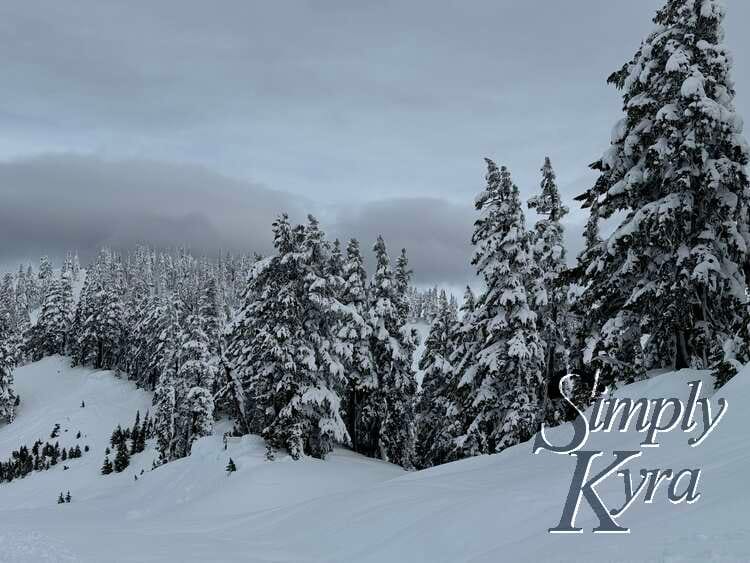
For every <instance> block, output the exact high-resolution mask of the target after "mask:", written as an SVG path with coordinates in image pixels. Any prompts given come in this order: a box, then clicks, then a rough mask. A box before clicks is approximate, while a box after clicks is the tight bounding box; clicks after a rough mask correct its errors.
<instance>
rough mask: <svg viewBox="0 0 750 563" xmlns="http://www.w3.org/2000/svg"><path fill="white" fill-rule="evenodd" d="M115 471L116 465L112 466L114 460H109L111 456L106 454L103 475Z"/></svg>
mask: <svg viewBox="0 0 750 563" xmlns="http://www.w3.org/2000/svg"><path fill="white" fill-rule="evenodd" d="M113 471H114V467H113V466H112V462H111V461H109V456H108V455H106V456H104V464H103V465H102V469H101V473H102V475H109V474H110V473H112V472H113Z"/></svg>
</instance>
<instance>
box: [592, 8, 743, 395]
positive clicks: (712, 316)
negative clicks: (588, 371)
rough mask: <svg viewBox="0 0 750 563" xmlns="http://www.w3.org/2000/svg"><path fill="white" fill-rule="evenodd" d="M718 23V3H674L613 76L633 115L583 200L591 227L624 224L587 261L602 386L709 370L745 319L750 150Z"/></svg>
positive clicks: (595, 353)
mask: <svg viewBox="0 0 750 563" xmlns="http://www.w3.org/2000/svg"><path fill="white" fill-rule="evenodd" d="M724 16H725V10H724V8H723V7H721V5H720V4H719V2H717V1H715V0H704V1H702V2H692V1H691V2H686V1H685V0H668V1H667V2H666V4H665V5H664V7H662V8H661V9H660V10H659V11H658V12H657V14H656V17H655V18H654V22H655V24H656V29H655V30H654V31H653V32H652V33H651V35H649V37H648V38H647V39H646V40H645V41H644V42H643V44H642V45H641V47H640V48H639V49H638V51H637V52H636V54H635V56H634V57H633V59H632V60H631V61H630V62H628V63H626V64H625V65H624V66H623V67H622V69H620V70H619V71H617V72H615V73H614V74H612V76H610V78H609V83H611V84H613V85H614V86H615V87H616V88H618V89H619V90H621V91H622V92H623V101H624V111H625V117H623V119H621V120H620V121H619V122H618V123H617V125H616V126H615V128H614V131H613V135H612V145H611V147H610V148H609V149H608V150H607V152H606V153H605V154H604V156H603V157H602V158H601V159H599V160H598V161H597V162H595V163H594V164H593V165H592V167H593V168H594V169H595V170H597V171H598V172H599V178H598V180H597V182H596V184H595V185H594V186H593V187H592V188H591V189H590V190H588V191H587V192H586V193H584V194H583V195H581V196H579V198H578V199H579V200H582V201H583V202H584V206H585V207H589V208H590V210H591V215H592V216H596V218H597V219H608V218H610V217H612V216H613V215H615V214H617V215H618V216H619V215H624V218H623V219H622V220H621V222H620V224H619V226H618V227H617V228H616V229H615V231H614V232H613V233H612V234H611V235H610V236H609V237H607V238H606V239H605V240H603V241H602V243H601V244H600V245H597V246H596V247H595V248H594V249H592V251H591V252H589V253H587V254H586V255H584V256H583V257H582V268H581V269H582V270H583V271H585V275H586V278H585V279H583V280H582V281H581V285H583V286H584V287H585V291H584V294H583V296H582V299H581V301H580V302H581V303H582V304H583V305H584V306H586V307H588V308H589V311H588V313H589V314H590V315H591V316H592V319H591V328H590V331H589V335H588V337H587V339H588V341H589V342H588V344H587V346H588V348H589V349H590V353H589V354H588V356H589V357H591V361H592V362H594V363H595V364H598V365H599V366H601V367H602V377H603V379H604V380H605V382H617V381H623V382H628V381H631V380H633V379H634V377H637V375H638V373H639V372H642V371H643V369H644V368H646V369H651V368H682V367H687V366H694V367H704V368H705V367H708V366H710V365H712V364H713V363H715V362H716V361H718V360H720V359H721V357H722V345H723V343H724V341H725V340H726V339H727V338H728V337H731V335H732V334H733V333H735V332H736V328H737V326H738V325H739V323H740V322H741V314H739V312H740V311H742V310H743V304H744V303H745V302H746V296H745V288H746V285H747V280H746V276H745V270H744V268H745V265H746V263H747V262H748V242H749V241H750V236H748V177H747V173H746V170H745V166H746V165H747V163H748V146H747V142H746V141H745V139H744V138H743V137H742V120H741V119H740V117H739V116H738V115H737V114H736V112H735V108H734V101H733V100H734V89H733V85H732V80H731V78H730V67H731V56H730V54H729V52H728V51H727V49H726V47H725V46H724V44H723V40H724V32H723V28H722V24H723V19H724ZM641 343H643V344H644V347H643V348H642V346H641Z"/></svg>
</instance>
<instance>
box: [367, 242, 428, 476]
mask: <svg viewBox="0 0 750 563" xmlns="http://www.w3.org/2000/svg"><path fill="white" fill-rule="evenodd" d="M374 251H375V259H376V264H377V268H376V271H375V276H374V278H373V281H372V285H371V287H370V312H369V319H370V323H371V327H372V328H371V334H372V336H371V338H370V350H371V353H372V358H373V369H374V372H375V376H376V378H377V379H376V380H377V382H378V389H377V392H375V393H372V394H370V396H369V397H368V398H367V402H366V403H365V404H364V405H363V408H362V417H363V422H364V425H365V426H367V427H369V428H370V429H371V430H370V433H369V436H368V438H369V440H368V442H367V443H366V444H363V445H365V446H367V447H369V448H370V450H371V452H370V454H369V455H373V456H377V457H380V458H381V459H383V460H385V461H390V462H392V463H396V464H398V465H401V466H403V467H406V468H411V467H413V464H414V399H415V395H416V390H417V384H416V380H415V378H414V373H413V371H412V365H411V364H412V358H413V354H414V350H415V349H416V345H417V336H416V333H415V331H414V330H410V329H408V328H407V327H406V326H405V318H404V317H403V311H402V309H400V305H399V304H400V303H403V298H404V296H403V294H402V293H401V292H402V291H405V288H406V286H408V274H406V278H407V283H406V284H403V283H402V281H399V282H398V284H397V280H396V278H395V276H394V273H393V270H392V269H391V266H390V259H389V257H388V252H387V250H386V246H385V242H384V241H383V238H382V237H378V240H377V242H376V244H375V246H374ZM404 267H405V265H404Z"/></svg>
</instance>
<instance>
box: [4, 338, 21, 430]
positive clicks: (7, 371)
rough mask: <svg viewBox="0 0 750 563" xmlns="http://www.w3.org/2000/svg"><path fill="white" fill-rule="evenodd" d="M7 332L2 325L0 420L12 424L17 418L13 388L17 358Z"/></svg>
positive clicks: (15, 396)
mask: <svg viewBox="0 0 750 563" xmlns="http://www.w3.org/2000/svg"><path fill="white" fill-rule="evenodd" d="M5 334H6V333H4V332H3V327H1V326H0V420H4V421H5V422H7V423H8V424H10V423H12V422H13V420H14V419H15V413H16V400H17V398H18V397H17V395H16V393H15V390H14V389H13V368H14V367H15V359H14V358H13V353H12V351H11V349H10V343H9V341H8V339H6V338H5V336H4V335H5Z"/></svg>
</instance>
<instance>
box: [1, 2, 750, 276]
mask: <svg viewBox="0 0 750 563" xmlns="http://www.w3.org/2000/svg"><path fill="white" fill-rule="evenodd" d="M661 3H662V2H661V0H639V1H637V2H634V1H622V0H576V1H570V2H560V1H558V0H524V1H517V0H491V1H489V0H488V1H465V0H462V1H458V0H454V1H440V0H437V1H435V0H432V1H427V0H419V1H404V0H398V1H396V0H394V1H388V0H385V1H379V2H365V1H364V0H362V1H360V0H354V1H352V0H341V1H336V2H334V1H325V0H320V1H312V0H311V1H308V2H302V1H298V2H285V1H278V2H255V1H247V0H236V1H235V0H223V1H222V2H205V1H196V0H148V1H131V2H114V1H104V0H91V1H78V0H68V1H66V2H60V1H58V0H55V1H47V2H44V1H22V0H9V1H4V2H0V69H2V72H1V73H0V131H2V135H0V264H8V263H11V262H13V261H17V260H21V259H27V258H32V257H33V258H34V259H36V258H38V255H39V254H41V253H50V254H55V253H58V252H62V251H63V250H64V249H68V248H78V249H79V250H80V251H81V252H82V253H83V254H86V253H89V252H91V249H93V248H95V247H97V246H98V245H101V244H115V245H118V244H129V243H132V242H135V241H147V242H153V243H154V244H159V245H162V244H176V243H179V242H183V241H184V242H187V243H189V244H191V245H192V246H193V247H194V248H200V249H206V250H212V249H215V248H217V247H224V248H231V249H246V250H248V251H249V250H258V251H266V250H268V246H269V241H270V223H271V221H272V218H273V215H274V214H276V213H278V212H280V211H283V210H288V211H289V212H290V213H291V214H292V215H293V216H294V217H297V218H301V217H303V216H304V213H306V212H308V211H312V212H314V213H316V214H317V215H319V216H320V218H321V220H322V222H323V225H324V227H326V228H327V230H328V231H329V232H331V233H332V234H334V235H336V236H340V237H342V238H344V237H348V236H352V235H356V236H359V237H361V238H362V239H363V245H365V246H369V245H370V243H371V242H372V240H373V239H374V237H375V236H376V235H377V233H379V232H382V233H383V234H384V235H385V237H386V241H387V242H388V243H389V246H391V248H392V250H393V251H394V252H395V251H396V250H397V249H398V248H400V247H401V246H406V247H407V248H408V249H409V252H410V255H411V257H412V264H413V267H414V269H415V273H416V275H417V281H418V282H419V283H448V284H451V285H458V284H461V283H463V282H464V281H465V280H466V279H467V278H469V277H470V268H469V266H468V258H469V245H468V240H469V237H470V233H471V229H472V221H473V217H474V215H473V211H472V209H471V201H472V200H473V197H474V195H475V194H476V193H477V192H478V191H479V190H480V189H481V188H482V185H483V174H484V162H483V160H482V159H483V157H485V156H489V157H491V158H493V159H495V160H496V161H497V162H498V163H502V164H506V165H508V166H509V167H510V169H511V171H512V173H513V175H514V178H515V180H516V182H517V183H518V185H519V187H520V188H521V191H522V193H523V195H524V197H528V196H530V195H531V194H533V193H534V192H535V191H536V189H537V187H538V182H539V168H540V166H541V164H542V161H543V159H544V156H545V155H547V154H549V155H550V157H551V158H552V162H553V165H554V166H555V168H556V171H557V174H558V180H559V184H560V186H561V188H562V191H563V194H564V196H565V197H566V198H567V199H568V200H570V198H572V196H573V195H575V194H577V193H580V191H582V190H583V189H585V188H586V187H588V184H589V183H590V182H591V179H592V177H593V176H592V174H591V173H590V172H589V171H588V169H587V165H588V164H589V163H590V162H592V161H594V160H595V159H596V158H598V156H599V155H600V154H601V152H602V151H603V150H604V149H605V148H606V146H607V144H608V142H609V135H610V131H611V128H612V126H613V124H614V123H615V121H616V120H617V119H618V118H619V117H620V108H621V100H620V97H619V95H618V93H617V92H616V91H615V90H614V89H613V88H611V87H609V86H607V84H606V78H607V76H608V75H609V74H610V73H611V72H612V71H614V70H616V69H618V68H619V67H620V66H621V65H622V64H623V63H624V62H626V61H627V60H628V59H629V58H630V57H631V56H632V54H633V53H634V51H635V50H636V49H637V47H638V45H639V43H640V40H641V39H642V38H643V37H645V35H646V34H647V33H648V32H649V31H650V29H651V28H652V25H653V24H652V23H651V18H652V16H653V13H654V11H655V10H656V8H657V7H658V6H659V5H660V4H661ZM726 4H727V6H728V11H729V12H728V20H727V43H728V45H729V47H730V48H731V49H732V51H733V52H734V56H735V68H734V78H735V82H736V88H737V93H738V95H737V106H738V109H739V110H740V113H741V114H742V115H744V116H747V115H750V72H749V71H748V69H750V39H749V38H748V35H747V33H746V32H745V31H743V27H745V26H746V25H747V22H750V2H747V1H746V0H726ZM568 203H569V204H570V205H571V207H572V202H570V201H568ZM534 219H535V218H534V216H533V214H532V215H529V216H528V220H529V221H530V222H533V220H534ZM583 220H584V219H583V215H581V214H580V213H579V212H577V211H576V212H574V213H572V214H571V218H570V225H569V228H568V233H567V235H568V239H569V246H570V248H571V249H572V251H573V252H575V251H576V250H577V249H578V248H580V224H581V223H582V221H583Z"/></svg>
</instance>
